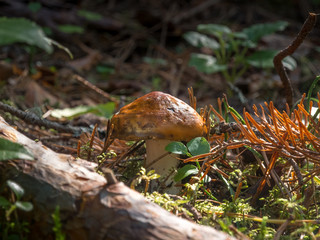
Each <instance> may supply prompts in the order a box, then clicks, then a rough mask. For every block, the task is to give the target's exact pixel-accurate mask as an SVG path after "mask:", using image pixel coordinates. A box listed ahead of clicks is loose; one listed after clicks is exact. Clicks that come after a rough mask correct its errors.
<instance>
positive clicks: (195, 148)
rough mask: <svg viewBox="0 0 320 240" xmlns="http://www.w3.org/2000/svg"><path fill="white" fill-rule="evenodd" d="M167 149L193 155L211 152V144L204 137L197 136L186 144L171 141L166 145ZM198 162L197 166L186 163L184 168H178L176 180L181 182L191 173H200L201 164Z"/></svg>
mask: <svg viewBox="0 0 320 240" xmlns="http://www.w3.org/2000/svg"><path fill="white" fill-rule="evenodd" d="M165 149H166V151H168V152H171V153H175V154H180V155H186V156H188V157H192V156H198V155H201V154H206V153H209V152H210V144H209V143H208V141H207V140H206V139H205V138H204V137H196V138H194V139H192V140H191V141H189V142H188V143H187V144H186V145H185V144H183V143H182V142H171V143H169V144H168V145H167V146H166V148H165ZM196 164H197V166H195V165H193V164H186V165H184V166H183V167H182V168H180V169H178V172H177V174H176V175H175V177H174V180H175V181H176V182H179V181H181V180H183V179H184V178H186V177H188V176H190V175H194V174H198V173H199V169H200V165H199V163H198V162H196Z"/></svg>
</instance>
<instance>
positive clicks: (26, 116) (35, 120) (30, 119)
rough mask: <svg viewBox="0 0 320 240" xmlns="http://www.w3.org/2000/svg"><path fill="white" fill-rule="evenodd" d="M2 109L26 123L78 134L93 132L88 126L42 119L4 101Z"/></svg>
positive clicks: (0, 108)
mask: <svg viewBox="0 0 320 240" xmlns="http://www.w3.org/2000/svg"><path fill="white" fill-rule="evenodd" d="M0 110H2V111H4V112H9V113H11V114H12V115H14V116H16V117H18V118H20V119H21V120H23V121H24V122H26V123H29V124H32V125H37V126H42V127H46V128H52V129H55V130H57V131H59V132H68V133H73V134H75V135H77V136H79V135H80V134H81V133H82V132H91V131H92V129H91V128H86V127H73V126H67V125H62V124H60V123H56V122H51V121H49V120H47V119H42V118H40V117H38V116H37V115H36V114H34V113H32V112H24V111H21V110H19V109H16V108H14V107H12V106H9V105H7V104H5V103H3V102H0Z"/></svg>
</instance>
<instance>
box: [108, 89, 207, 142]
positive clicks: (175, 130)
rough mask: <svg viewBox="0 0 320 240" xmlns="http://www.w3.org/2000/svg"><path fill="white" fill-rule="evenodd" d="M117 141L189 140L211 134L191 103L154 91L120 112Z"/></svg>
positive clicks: (116, 119)
mask: <svg viewBox="0 0 320 240" xmlns="http://www.w3.org/2000/svg"><path fill="white" fill-rule="evenodd" d="M111 123H112V124H113V125H114V130H113V133H112V137H113V138H118V139H123V140H142V139H168V140H173V141H189V140H191V139H192V138H195V137H199V136H205V135H206V133H207V129H206V125H205V122H204V120H203V118H202V117H201V116H200V115H199V114H198V113H197V112H196V111H195V110H194V109H193V108H192V107H190V106H189V105H188V104H186V103H185V102H183V101H181V100H180V99H177V98H175V97H173V96H171V95H169V94H166V93H162V92H151V93H149V94H147V95H144V96H142V97H140V98H138V99H136V100H135V101H133V102H132V103H130V104H128V105H126V106H124V107H123V108H121V109H120V111H119V112H118V113H116V114H115V115H114V116H113V117H112V119H111Z"/></svg>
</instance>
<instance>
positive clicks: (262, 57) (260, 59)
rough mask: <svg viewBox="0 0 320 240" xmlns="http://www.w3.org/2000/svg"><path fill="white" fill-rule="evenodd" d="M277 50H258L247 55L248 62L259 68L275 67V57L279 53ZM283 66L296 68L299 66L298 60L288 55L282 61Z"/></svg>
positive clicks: (291, 68)
mask: <svg viewBox="0 0 320 240" xmlns="http://www.w3.org/2000/svg"><path fill="white" fill-rule="evenodd" d="M277 53H278V51H275V50H261V51H256V52H254V53H253V54H251V55H250V56H248V57H247V59H246V60H247V63H248V64H250V65H251V66H254V67H258V68H273V67H274V65H273V58H274V57H275V56H276V55H277ZM282 63H283V66H284V67H286V68H287V69H289V70H294V69H295V68H296V67H297V63H296V61H295V60H294V59H293V58H292V57H291V56H288V57H286V58H285V59H283V61H282Z"/></svg>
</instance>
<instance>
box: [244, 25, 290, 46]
mask: <svg viewBox="0 0 320 240" xmlns="http://www.w3.org/2000/svg"><path fill="white" fill-rule="evenodd" d="M287 26H288V22H285V21H278V22H274V23H263V24H255V25H252V26H250V27H248V28H245V29H243V30H242V32H243V33H245V34H246V35H247V36H248V39H249V40H251V41H252V42H255V43H256V42H258V41H259V40H260V39H261V38H262V37H263V36H266V35H269V34H272V33H274V32H276V31H283V30H284V29H285V28H286V27H287Z"/></svg>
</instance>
